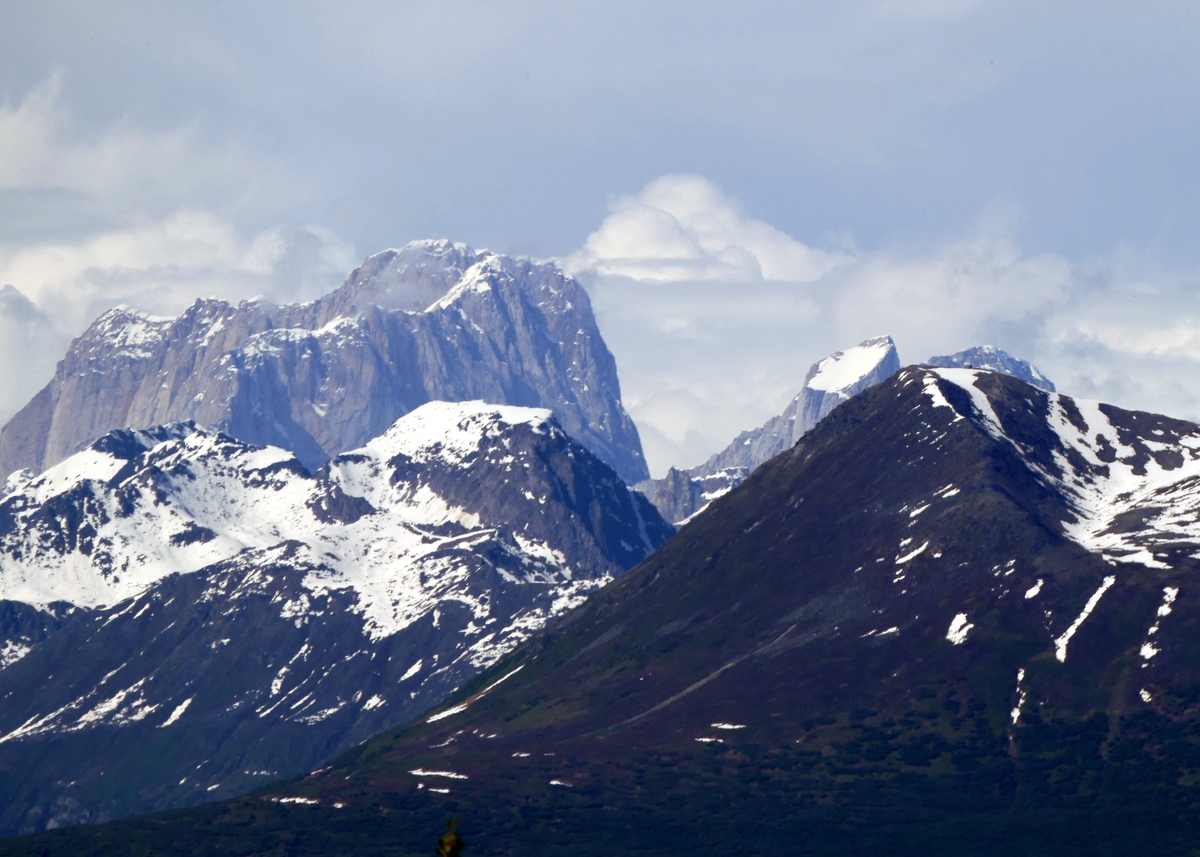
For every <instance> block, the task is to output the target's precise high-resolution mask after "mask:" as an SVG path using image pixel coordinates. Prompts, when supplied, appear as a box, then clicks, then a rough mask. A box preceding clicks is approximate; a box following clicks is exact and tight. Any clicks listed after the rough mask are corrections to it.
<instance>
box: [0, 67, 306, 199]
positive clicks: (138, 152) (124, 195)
mask: <svg viewBox="0 0 1200 857" xmlns="http://www.w3.org/2000/svg"><path fill="white" fill-rule="evenodd" d="M65 81H66V76H65V75H64V74H63V73H62V72H58V73H55V74H53V75H51V76H50V77H49V78H47V79H46V80H44V81H43V82H42V83H40V84H38V85H37V86H35V87H34V88H33V89H32V90H30V91H29V93H28V94H27V95H26V96H25V97H24V99H23V100H22V101H20V103H17V104H11V103H10V104H4V105H0V151H2V152H4V157H3V158H2V159H0V189H23V190H42V191H45V190H49V189H55V190H60V191H62V190H66V191H71V192H74V193H77V194H80V195H81V196H83V197H88V198H91V199H93V200H98V201H101V202H102V204H103V205H104V206H105V207H107V208H108V209H110V210H114V211H119V212H124V211H127V210H129V209H131V208H132V209H134V210H141V211H147V210H157V211H162V210H163V209H164V207H166V208H168V209H169V208H175V207H178V206H179V205H180V204H181V201H186V202H184V204H185V205H186V206H188V207H199V206H204V207H213V206H219V207H220V208H221V210H222V211H224V212H226V213H229V212H233V211H238V210H241V209H246V208H250V209H253V208H255V207H256V206H257V205H258V203H257V202H256V200H258V199H261V198H263V197H265V196H269V197H270V198H271V203H272V204H278V202H279V200H280V196H285V197H291V198H293V199H294V198H296V197H297V195H298V194H299V192H300V191H301V189H302V187H303V181H302V180H299V179H298V178H297V177H296V176H294V175H290V174H286V172H285V171H284V170H283V168H282V167H281V166H280V165H279V164H278V163H277V162H273V161H270V160H265V159H262V158H259V157H256V156H254V155H252V154H251V153H250V152H248V151H247V150H245V149H243V148H240V147H238V146H234V145H229V144H218V143H216V142H214V141H212V140H206V139H204V135H203V133H202V132H201V129H200V127H199V125H198V124H196V123H194V122H193V123H188V124H184V125H181V126H176V127H171V128H167V129H163V130H149V129H145V128H140V127H136V126H133V125H130V124H128V123H121V122H118V123H115V124H112V125H109V126H107V127H104V128H102V129H100V130H98V131H86V130H84V129H83V128H81V127H80V123H78V122H77V121H75V120H74V119H73V117H72V115H71V113H70V111H68V110H67V108H66V107H65V106H64V104H63V90H64V85H65ZM289 188H290V190H289Z"/></svg>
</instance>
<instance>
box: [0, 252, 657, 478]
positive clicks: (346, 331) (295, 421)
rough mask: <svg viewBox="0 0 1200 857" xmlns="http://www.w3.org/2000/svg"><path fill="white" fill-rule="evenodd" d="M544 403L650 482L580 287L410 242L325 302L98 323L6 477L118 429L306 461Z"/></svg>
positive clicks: (28, 413) (253, 304)
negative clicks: (464, 410)
mask: <svg viewBox="0 0 1200 857" xmlns="http://www.w3.org/2000/svg"><path fill="white" fill-rule="evenodd" d="M473 399H481V400H484V401H487V402H492V403H495V404H510V405H521V406H528V407H542V408H549V409H550V410H552V411H553V412H554V414H555V416H556V418H557V419H558V421H559V423H560V424H561V425H562V427H563V428H564V429H566V431H567V432H568V433H569V434H570V435H571V436H572V437H574V438H577V439H578V440H579V441H580V442H581V443H583V444H584V445H585V446H587V447H588V448H589V449H591V450H592V451H593V452H594V453H595V454H596V455H598V456H599V457H600V458H601V459H602V460H603V461H605V462H607V463H608V464H609V465H610V466H611V467H613V468H614V469H615V470H616V471H617V473H619V474H620V475H621V478H622V479H624V480H625V481H626V482H628V483H630V484H632V483H634V482H638V481H640V480H644V479H646V478H647V476H648V475H649V474H648V472H647V470H646V464H645V460H644V458H643V455H642V447H641V441H640V440H639V438H638V433H637V429H636V427H635V426H634V424H633V421H632V420H630V418H629V416H628V414H626V413H625V410H624V408H623V407H622V405H621V394H620V386H619V383H618V380H617V369H616V363H615V361H614V360H613V357H612V354H611V353H610V352H609V350H608V347H607V346H606V345H605V344H604V340H603V338H602V337H601V336H600V332H599V330H598V329H597V327H596V320H595V317H594V316H593V314H592V308H591V303H590V301H589V300H588V296H587V293H586V292H585V291H584V290H583V288H582V287H581V286H580V285H579V283H578V282H576V280H575V279H574V278H572V277H571V276H570V275H569V274H566V273H565V272H563V271H562V270H561V269H560V268H558V267H556V266H555V265H553V264H550V263H539V262H533V261H531V260H529V259H515V258H511V257H508V256H503V255H497V254H492V253H487V252H478V253H477V252H475V251H474V250H472V249H471V248H469V247H467V246H466V245H465V244H453V243H451V242H449V241H415V242H412V243H411V244H408V245H406V246H405V247H404V248H402V249H400V250H388V251H386V252H383V253H379V254H377V255H375V256H372V257H371V258H369V259H367V260H366V262H364V263H363V265H362V266H361V267H360V268H358V269H356V270H355V271H354V272H353V273H352V274H351V275H350V277H349V279H347V281H346V283H345V285H343V286H342V287H341V288H339V289H337V290H336V291H334V292H333V293H331V294H329V295H327V296H326V297H324V298H321V299H320V300H317V301H313V302H310V303H306V304H294V305H289V306H274V305H272V304H270V303H267V302H265V301H246V302H243V303H240V304H238V305H237V306H232V305H230V304H228V303H226V302H225V301H219V300H200V301H197V302H196V303H195V304H194V305H193V306H192V307H190V308H189V309H188V310H187V311H186V312H184V313H183V314H182V315H180V316H178V317H177V318H155V317H150V316H146V315H143V314H140V313H137V312H135V311H133V310H129V309H115V310H112V311H110V312H107V313H105V314H104V315H103V316H101V317H100V318H99V319H97V320H96V322H95V323H93V324H92V326H91V327H89V328H88V330H87V331H86V332H85V333H84V334H83V335H82V336H81V337H79V338H78V339H76V340H75V341H74V342H73V343H72V344H71V347H70V349H69V350H68V352H67V354H66V356H65V357H64V358H63V360H62V361H61V362H60V363H59V365H58V370H57V372H56V373H55V376H54V378H53V380H52V381H51V382H50V383H49V384H48V385H47V386H46V387H45V388H44V389H43V390H42V391H41V392H40V393H38V394H37V396H35V397H34V399H33V400H32V401H31V402H30V403H29V404H28V405H27V406H26V407H25V408H24V409H22V410H21V411H20V412H19V413H18V414H17V415H16V416H14V417H13V418H12V419H11V420H10V421H9V422H8V424H7V425H5V426H4V428H3V430H0V478H3V477H4V476H5V475H7V474H8V473H11V472H12V471H15V470H20V469H26V468H27V469H29V470H31V471H32V472H34V473H39V472H41V471H42V470H44V469H45V468H47V467H50V466H52V465H54V464H57V463H58V462H60V461H62V460H63V459H65V458H67V457H68V456H70V455H72V454H74V453H75V452H78V451H79V450H81V449H84V448H85V447H86V446H87V445H88V444H90V443H91V442H92V441H94V440H96V439H97V438H99V437H101V436H102V435H104V434H107V433H108V432H110V431H112V430H114V429H120V428H146V427H150V426H157V425H164V424H167V423H171V422H177V421H182V420H194V421H195V422H197V423H198V424H200V425H203V426H206V427H208V428H211V429H215V430H219V431H224V432H226V433H228V434H230V435H232V436H233V437H236V438H238V439H239V440H243V441H246V442H247V443H252V444H256V445H259V446H268V445H272V446H278V447H281V448H283V449H288V450H291V451H293V452H295V453H296V456H297V457H298V458H299V460H300V462H301V463H302V464H304V465H305V466H306V467H308V468H310V469H313V468H316V467H319V466H320V465H321V464H323V463H324V462H326V461H328V460H329V459H330V458H331V457H332V456H334V455H337V454H338V453H340V452H345V451H347V450H350V449H356V448H358V447H359V446H362V445H363V444H364V443H366V442H367V441H369V440H370V439H371V438H373V437H376V436H378V435H380V434H382V433H383V432H385V431H386V430H387V428H388V427H389V426H390V425H391V424H392V423H393V422H395V421H396V419H397V418H398V417H401V416H403V415H404V414H406V413H408V412H409V411H411V410H413V409H414V408H416V407H418V406H419V405H421V404H424V403H425V402H429V401H434V400H446V401H469V400H473Z"/></svg>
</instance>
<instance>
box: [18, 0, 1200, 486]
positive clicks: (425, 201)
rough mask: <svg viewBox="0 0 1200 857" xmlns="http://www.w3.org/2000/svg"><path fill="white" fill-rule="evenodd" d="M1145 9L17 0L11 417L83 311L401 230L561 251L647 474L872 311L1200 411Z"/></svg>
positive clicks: (218, 286)
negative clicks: (682, 262) (31, 0)
mask: <svg viewBox="0 0 1200 857" xmlns="http://www.w3.org/2000/svg"><path fill="white" fill-rule="evenodd" d="M1146 5H1147V4H1133V3H1106V2H1089V3H1086V4H1085V3H1076V2H1060V3H1053V4H1047V3H1034V2H986V0H869V2H866V1H865V0H864V2H839V3H831V2H821V3H813V2H788V3H744V2H743V3H738V4H733V3H704V2H689V3H678V2H661V3H646V2H640V3H627V2H608V3H604V4H599V3H593V4H584V3H564V2H559V3H553V4H551V3H529V2H505V3H498V2H439V3H350V4H347V3H342V4H328V3H324V4H318V3H308V2H291V3H271V2H263V3H255V4H232V3H228V4H227V3H210V4H181V3H176V4H172V3H162V2H157V3H134V2H129V3H122V4H117V8H115V9H114V8H102V7H101V6H100V5H99V4H87V3H53V2H45V3H37V4H18V6H16V7H15V8H14V9H12V10H8V14H7V15H6V26H5V27H4V28H3V32H0V153H2V155H3V156H2V157H0V283H2V284H11V285H12V286H14V287H15V291H8V292H0V369H11V367H14V366H18V365H19V366H20V367H21V371H20V372H13V371H6V372H5V377H7V378H10V379H12V380H11V381H10V382H8V383H7V384H6V386H5V387H4V388H3V389H0V418H3V417H6V416H7V415H8V414H10V413H11V412H12V410H13V409H14V408H16V407H19V406H20V404H21V403H23V402H24V401H25V400H27V399H28V397H29V396H30V395H31V394H32V392H33V391H34V390H36V388H37V386H39V385H40V384H41V383H44V381H45V379H46V378H48V377H49V373H50V372H51V371H52V369H53V362H54V360H55V359H56V358H57V356H58V355H59V354H60V353H61V348H62V347H63V345H64V344H65V340H66V338H67V337H69V336H71V335H74V334H76V333H78V332H79V330H80V329H81V328H82V326H83V325H85V324H86V323H87V321H88V320H90V318H91V317H92V316H94V315H95V314H96V313H97V312H99V311H100V310H102V309H104V308H105V307H106V306H109V305H112V304H115V303H119V302H127V303H131V304H134V305H136V306H141V307H143V308H145V309H147V310H149V311H154V312H175V311H178V309H180V308H181V307H182V306H183V305H186V304H187V303H189V302H190V300H191V299H192V298H194V297H196V296H198V295H210V294H214V295H220V296H224V297H228V298H231V299H232V298H239V297H246V296H250V295H255V294H267V295H270V296H272V297H274V298H276V299H279V300H287V299H292V298H307V297H311V296H313V295H314V294H318V293H320V292H321V291H323V290H325V289H327V288H329V287H330V286H332V285H334V284H336V283H337V282H339V281H340V280H341V278H342V277H344V275H345V274H346V273H347V271H348V270H349V268H350V267H352V266H353V265H354V264H355V262H356V261H358V260H359V259H360V258H361V257H363V256H365V255H367V254H369V253H372V252H375V251H377V250H380V249H383V248H384V247H387V246H394V245H397V244H402V243H404V242H406V241H408V240H410V239H413V238H418V237H449V238H453V239H455V240H460V241H466V242H468V243H470V244H472V245H474V246H477V247H482V246H486V247H491V248H492V249H495V250H499V251H506V252H514V253H528V254H533V255H538V256H554V257H558V258H561V259H564V260H570V264H572V265H573V266H574V267H575V268H576V269H577V271H578V273H579V274H580V276H581V278H583V279H584V281H585V282H586V283H587V284H588V285H589V288H590V289H591V290H592V291H593V294H594V296H595V298H596V304H597V309H598V311H599V313H600V317H601V324H602V329H603V330H604V331H605V334H606V336H607V337H608V338H609V340H610V342H611V344H612V346H613V348H614V351H615V352H616V353H617V357H618V360H619V362H620V365H621V367H622V381H623V384H624V385H625V388H626V393H627V399H628V400H629V405H630V408H631V410H632V411H633V413H634V416H635V418H636V419H637V420H638V422H639V426H641V427H642V428H643V432H644V434H645V435H646V438H647V446H648V451H649V452H650V454H651V460H652V463H653V464H654V465H655V468H656V469H657V470H661V469H662V467H663V466H665V464H667V463H677V464H691V463H695V461H696V460H699V459H700V458H702V457H703V455H704V454H706V452H707V451H711V450H712V449H713V448H715V447H717V446H720V445H722V444H723V443H724V442H725V441H726V440H728V438H729V437H731V436H732V434H733V433H735V432H736V431H737V430H739V429H741V428H746V427H749V426H751V425H754V424H756V423H758V422H761V421H762V419H764V418H765V417H767V416H769V415H770V414H771V413H774V412H778V410H779V409H780V408H782V406H783V404H785V403H786V401H787V399H788V398H789V397H790V396H791V395H793V394H794V393H795V390H796V388H797V387H798V386H799V382H800V380H801V379H802V378H803V374H804V370H805V369H806V368H807V365H808V364H809V363H811V362H812V361H813V360H815V359H817V358H819V357H821V356H823V355H824V354H825V353H828V352H829V351H830V350H833V349H835V348H838V347H845V346H847V345H851V344H853V343H854V342H856V341H858V340H859V339H862V338H865V337H867V336H871V335H875V334H877V333H892V334H893V335H894V336H895V337H896V339H897V341H898V343H899V344H900V347H901V351H902V357H903V358H904V359H906V360H909V361H917V360H921V359H924V358H925V357H927V356H929V355H930V354H932V353H935V352H945V351H951V350H957V349H959V348H963V347H967V346H969V345H972V344H978V343H979V342H982V341H990V342H994V343H995V344H997V345H1000V346H1002V347H1007V348H1010V349H1011V350H1014V351H1016V352H1018V353H1019V354H1022V355H1023V356H1027V357H1029V358H1031V359H1033V360H1034V361H1035V362H1037V363H1038V364H1039V365H1040V366H1041V367H1042V368H1043V369H1044V370H1045V371H1046V372H1047V374H1049V375H1050V376H1051V377H1052V378H1053V379H1054V380H1055V381H1056V382H1057V383H1058V384H1059V386H1060V388H1062V389H1064V390H1065V391H1066V392H1069V393H1075V394H1078V395H1082V396H1092V397H1099V398H1105V399H1108V400H1111V401H1115V402H1117V403H1118V404H1125V405H1130V406H1137V407H1145V408H1150V409H1158V410H1163V411H1167V412H1170V413H1174V414H1177V415H1180V416H1190V417H1193V418H1196V417H1200V404H1198V401H1200V382H1197V381H1194V380H1193V378H1197V377H1200V372H1197V371H1196V370H1197V368H1200V367H1198V366H1197V363H1196V361H1197V360H1200V335H1198V333H1200V312H1198V311H1197V309H1198V308H1197V306H1196V300H1197V295H1198V293H1200V252H1198V249H1197V248H1198V246H1200V244H1198V242H1197V241H1196V240H1195V239H1196V233H1197V229H1198V224H1200V217H1198V215H1200V170H1198V169H1197V157H1198V146H1200V117H1198V115H1197V113H1198V111H1200V97H1198V96H1200V92H1198V91H1197V90H1198V89H1200V50H1198V48H1200V45H1198V44H1197V42H1198V41H1200V20H1198V19H1200V7H1196V6H1195V4H1185V3H1174V2H1159V3H1155V4H1153V6H1152V8H1146ZM664 177H666V178H664ZM706 206H707V208H706ZM647 212H651V213H653V212H657V214H654V215H653V216H654V217H657V218H660V219H661V218H667V219H671V220H673V222H674V223H675V226H676V227H678V229H679V233H678V234H677V235H675V238H672V239H670V240H667V239H666V238H664V234H665V233H663V234H657V237H655V235H650V234H648V233H645V232H644V231H639V230H641V229H642V227H644V225H645V223H646V220H645V218H646V217H647V216H649V215H647ZM639 218H641V219H639ZM638 224H641V226H639V225H638ZM704 224H708V225H707V226H706V225H704ZM713 224H717V225H716V226H714V225H713ZM756 224H757V225H756ZM672 228H675V227H672ZM764 229H769V230H774V233H778V235H777V236H776V238H775V239H771V241H767V243H766V244H764V243H763V242H762V240H759V239H761V238H762V236H763V235H765V234H767V233H766V232H764V231H763V230H764ZM774 233H772V234H774ZM755 235H757V236H759V237H758V238H755V237H754V236H755ZM785 239H786V240H785ZM680 241H682V242H683V244H680V243H679V242H680ZM789 241H790V242H793V243H792V244H788V243H787V242H789ZM672 242H675V243H672ZM688 242H691V244H688ZM747 242H749V244H747ZM772 242H774V243H772ZM684 244H686V245H687V246H689V247H691V248H692V249H691V250H688V251H687V253H691V254H692V255H691V257H689V259H690V261H689V262H688V265H687V266H684V267H682V268H681V267H680V266H679V265H674V266H673V267H672V265H673V262H672V260H675V261H678V258H677V257H678V253H679V252H682V251H680V250H679V248H680V247H681V246H683V245H684ZM598 247H599V248H600V249H599V250H597V249H596V248H598ZM589 248H591V249H589ZM605 248H607V249H605ZM705 248H707V249H705ZM714 248H715V249H714ZM606 254H608V255H606ZM613 254H617V255H613ZM656 254H657V256H656ZM806 254H807V255H806ZM660 257H661V258H660ZM801 257H804V258H807V259H809V260H810V261H811V260H813V259H816V260H826V261H829V262H830V264H829V265H828V266H825V267H822V265H821V264H816V267H810V268H804V266H803V265H801V264H799V263H797V262H796V260H797V259H799V258H801ZM733 258H737V259H741V260H742V262H745V261H746V260H750V261H749V263H747V264H742V263H738V264H728V260H729V259H733ZM631 260H632V261H631ZM789 260H790V261H789ZM664 266H665V267H664ZM668 269H669V270H670V271H671V272H672V273H670V275H669V276H666V275H663V274H662V273H661V272H662V271H663V270H668ZM655 272H657V273H655Z"/></svg>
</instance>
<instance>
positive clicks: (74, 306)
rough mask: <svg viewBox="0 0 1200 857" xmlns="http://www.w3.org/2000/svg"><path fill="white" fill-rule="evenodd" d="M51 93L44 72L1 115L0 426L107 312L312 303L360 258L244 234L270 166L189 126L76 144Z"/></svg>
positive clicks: (121, 129)
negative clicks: (258, 301)
mask: <svg viewBox="0 0 1200 857" xmlns="http://www.w3.org/2000/svg"><path fill="white" fill-rule="evenodd" d="M61 94H62V80H61V77H60V76H58V75H55V76H52V77H51V78H49V79H48V80H46V81H44V82H43V83H42V84H40V85H38V86H36V87H35V88H33V89H32V90H31V91H30V92H29V93H27V95H26V96H25V97H24V98H23V99H22V100H21V101H20V102H18V103H16V104H9V105H4V106H0V151H3V152H4V158H3V159H0V377H3V378H4V383H3V384H0V422H2V421H5V420H7V419H8V417H10V416H11V415H12V414H13V413H15V411H16V410H17V409H19V408H20V407H21V406H22V405H24V404H25V402H26V401H28V400H29V398H30V397H31V396H32V395H33V394H34V393H35V392H36V391H37V390H38V389H39V388H40V387H41V386H42V385H43V384H45V383H46V381H47V380H48V379H49V377H50V375H51V373H52V372H53V368H54V365H55V363H56V362H57V360H58V359H59V357H61V356H62V353H63V351H64V350H65V346H66V343H67V342H68V341H69V340H70V338H71V337H73V336H75V335H77V334H78V333H80V332H81V331H82V330H83V329H84V328H85V327H86V326H87V324H88V323H89V322H90V321H91V320H92V319H93V318H95V317H96V316H97V315H99V314H100V313H101V312H103V311H104V310H106V309H109V308H110V307H112V306H116V305H118V304H129V305H132V306H135V307H137V308H139V309H141V310H143V311H146V312H150V313H159V314H167V313H170V314H174V313H178V312H179V311H180V310H182V309H183V308H184V307H186V306H187V305H188V304H190V303H191V302H192V301H194V300H195V299H196V298H197V297H201V296H205V297H207V296H215V297H222V298H227V299H232V300H237V299H241V298H247V297H251V296H256V295H263V296H267V297H271V298H282V299H288V300H296V299H304V298H307V297H315V296H316V295H319V294H323V293H324V292H326V291H328V290H329V289H330V288H332V287H333V286H334V285H336V284H337V283H338V282H340V281H341V280H342V279H343V278H344V277H345V276H346V274H347V273H348V272H349V271H350V269H351V268H352V267H353V265H354V264H355V263H356V262H357V261H358V259H357V254H356V253H355V251H354V250H353V248H352V247H351V246H350V245H349V244H348V243H347V242H345V241H343V240H341V239H340V238H338V237H337V236H336V235H334V234H333V233H332V232H331V231H330V230H328V229H325V228H322V227H320V226H314V225H308V224H292V223H277V224H274V225H266V226H263V227H261V228H253V227H250V228H247V225H248V223H253V222H254V220H255V217H254V212H253V209H254V207H255V205H256V204H257V203H256V202H255V199H256V197H258V196H260V195H264V194H265V195H268V196H275V197H277V195H278V192H279V191H278V187H273V186H284V185H287V184H288V183H289V179H288V177H287V176H285V175H283V174H281V173H280V170H279V169H278V168H277V167H273V166H272V165H271V164H269V163H267V162H264V161H262V160H261V159H258V158H255V157H253V156H252V155H250V154H248V153H247V152H245V151H242V150H239V149H237V148H235V147H220V146H214V145H212V144H211V143H209V142H207V141H205V140H204V139H203V138H202V135H201V134H200V133H199V132H198V131H197V130H196V129H195V128H193V127H188V126H181V127H174V128H170V129H167V130H163V131H157V132H148V131H145V130H138V129H136V128H131V127H126V126H124V125H120V124H117V125H112V126H109V127H106V128H103V129H101V130H100V131H98V132H96V133H93V134H90V135H89V134H84V133H81V132H80V131H79V130H78V129H77V128H75V127H74V122H73V117H72V116H71V115H69V113H68V111H66V110H65V108H63V106H62V104H61ZM181 200H187V204H186V205H181V204H180V202H181ZM248 215H249V216H248Z"/></svg>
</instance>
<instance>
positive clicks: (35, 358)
mask: <svg viewBox="0 0 1200 857" xmlns="http://www.w3.org/2000/svg"><path fill="white" fill-rule="evenodd" d="M66 346H67V337H65V336H64V335H63V334H62V332H61V331H60V330H59V329H58V327H57V326H56V325H55V324H54V322H53V321H52V320H51V319H50V318H49V317H47V316H46V314H45V313H43V312H41V311H40V310H39V309H38V308H37V307H36V306H34V304H33V303H32V302H31V301H30V300H29V299H28V298H26V297H25V296H24V295H22V294H21V293H20V292H19V291H17V290H16V289H14V288H13V287H12V286H0V372H3V378H4V383H3V384H0V425H2V424H3V423H4V422H7V420H8V418H9V417H11V416H12V415H13V414H15V413H16V412H17V411H18V410H20V409H21V408H22V407H23V406H24V405H25V403H26V402H28V401H29V400H30V399H31V398H33V396H34V394H35V393H37V391H38V390H39V389H41V388H42V386H43V385H44V384H45V383H46V381H47V380H48V379H49V378H50V376H51V375H52V374H53V373H54V365H55V364H56V363H57V362H58V359H59V358H60V357H61V356H62V352H63V351H64V350H65V348H66Z"/></svg>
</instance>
